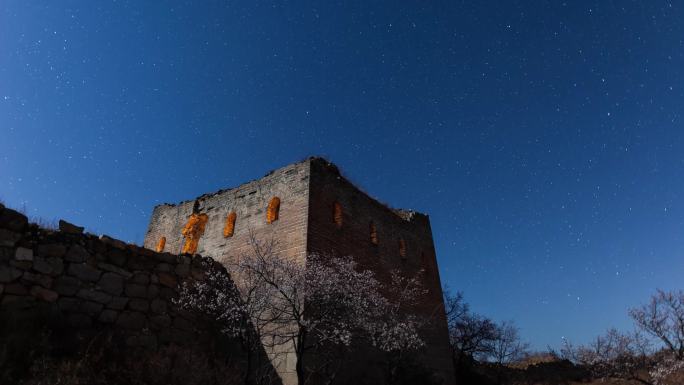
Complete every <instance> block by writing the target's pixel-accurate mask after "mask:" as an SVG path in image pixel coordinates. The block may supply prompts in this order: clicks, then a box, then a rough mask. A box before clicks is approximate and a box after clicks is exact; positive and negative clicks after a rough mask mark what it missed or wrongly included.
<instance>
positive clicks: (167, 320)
mask: <svg viewBox="0 0 684 385" xmlns="http://www.w3.org/2000/svg"><path fill="white" fill-rule="evenodd" d="M150 323H151V324H152V327H154V328H156V329H161V328H166V327H169V326H170V325H171V317H169V316H168V315H166V314H160V315H155V316H152V317H150Z"/></svg>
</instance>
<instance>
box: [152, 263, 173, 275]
mask: <svg viewBox="0 0 684 385" xmlns="http://www.w3.org/2000/svg"><path fill="white" fill-rule="evenodd" d="M154 269H155V270H156V271H160V272H162V273H171V272H173V271H174V268H173V266H171V265H170V264H168V263H159V264H157V266H155V267H154Z"/></svg>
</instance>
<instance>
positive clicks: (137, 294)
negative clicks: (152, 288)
mask: <svg viewBox="0 0 684 385" xmlns="http://www.w3.org/2000/svg"><path fill="white" fill-rule="evenodd" d="M125 292H126V295H127V296H129V297H134V298H147V286H143V285H138V284H136V283H128V284H126V286H125Z"/></svg>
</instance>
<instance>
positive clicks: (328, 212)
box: [145, 158, 454, 385]
mask: <svg viewBox="0 0 684 385" xmlns="http://www.w3.org/2000/svg"><path fill="white" fill-rule="evenodd" d="M250 232H251V233H252V234H254V235H255V236H256V238H257V239H274V240H276V241H277V243H276V245H277V247H278V250H276V252H278V253H279V254H280V255H283V256H286V257H289V258H292V259H294V260H299V261H302V263H303V262H304V261H305V259H306V256H307V255H310V254H313V253H319V254H329V255H337V256H352V257H354V259H355V260H356V261H357V263H359V265H360V266H361V267H363V268H368V269H372V270H373V271H374V272H375V273H376V275H377V277H378V278H379V279H380V280H383V279H387V278H388V277H389V272H390V271H391V270H394V269H401V270H403V271H406V272H407V274H414V273H416V272H418V271H419V270H420V269H424V270H425V272H426V274H424V277H425V278H424V279H425V282H424V286H425V288H427V289H428V290H429V293H428V300H427V301H425V302H424V303H423V304H422V305H421V306H420V308H419V309H416V312H419V313H424V314H429V315H430V316H432V317H433V319H434V320H435V321H434V322H433V324H432V327H431V328H430V329H429V330H427V331H426V332H425V333H424V334H423V338H424V340H425V342H426V348H425V350H424V352H422V361H423V362H424V363H425V364H426V365H427V366H428V367H430V368H432V369H433V370H434V372H435V373H436V374H437V375H438V376H440V377H441V378H442V379H443V380H444V383H445V384H452V383H453V381H454V379H453V367H452V364H451V353H450V350H449V345H448V343H449V342H448V334H447V327H446V317H445V315H444V303H443V300H442V289H441V284H440V278H439V271H438V269H437V261H436V258H435V249H434V244H433V241H432V230H431V229H430V220H429V218H428V216H427V215H424V214H420V213H417V212H414V211H408V210H396V209H391V208H389V207H387V206H386V205H383V204H382V203H380V202H378V201H377V200H375V199H373V198H371V197H370V196H368V195H367V194H366V193H364V192H363V191H361V190H359V189H358V188H357V187H355V186H354V185H353V184H351V183H350V182H349V181H348V180H346V179H345V178H344V177H343V176H342V175H341V174H340V172H339V170H338V169H337V167H336V166H335V165H333V164H332V163H330V162H328V161H327V160H325V159H322V158H309V159H306V160H304V161H302V162H299V163H295V164H291V165H289V166H285V167H283V168H281V169H278V170H275V171H272V172H270V173H268V174H267V175H266V176H264V177H263V178H261V179H258V180H254V181H251V182H248V183H245V184H243V185H241V186H238V187H235V188H232V189H227V190H220V191H218V192H215V193H212V194H205V195H202V196H200V197H198V198H197V199H194V200H189V201H184V202H181V203H179V204H175V205H173V204H162V205H159V206H157V207H155V208H154V211H153V213H152V218H151V220H150V225H149V228H148V230H147V234H146V235H145V247H147V248H150V249H155V248H157V249H159V248H163V249H164V251H168V252H171V253H181V252H196V253H198V254H202V255H204V256H210V257H212V258H214V259H215V260H217V261H219V262H223V263H226V262H228V261H230V260H231V259H232V258H234V257H235V256H239V255H241V254H244V253H248V252H249V251H251V246H250V243H249V239H250V238H249V237H250ZM285 356H286V357H287V358H285V359H283V360H280V361H279V362H274V366H275V367H276V370H277V371H278V372H279V374H280V375H281V378H282V379H283V383H284V384H286V385H289V384H296V382H297V381H296V377H295V373H294V368H295V365H294V363H295V361H296V358H295V357H294V354H286V355H285ZM354 368H355V370H363V367H362V366H358V365H356V364H355V365H354Z"/></svg>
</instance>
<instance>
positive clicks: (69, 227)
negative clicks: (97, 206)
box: [59, 219, 83, 234]
mask: <svg viewBox="0 0 684 385" xmlns="http://www.w3.org/2000/svg"><path fill="white" fill-rule="evenodd" d="M59 231H61V232H63V233H66V234H83V227H81V226H76V225H74V224H72V223H69V222H67V221H65V220H63V219H60V220H59Z"/></svg>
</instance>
